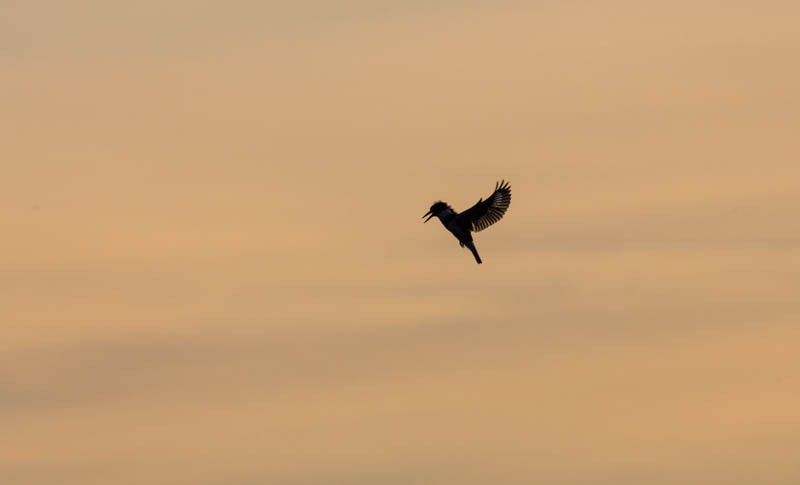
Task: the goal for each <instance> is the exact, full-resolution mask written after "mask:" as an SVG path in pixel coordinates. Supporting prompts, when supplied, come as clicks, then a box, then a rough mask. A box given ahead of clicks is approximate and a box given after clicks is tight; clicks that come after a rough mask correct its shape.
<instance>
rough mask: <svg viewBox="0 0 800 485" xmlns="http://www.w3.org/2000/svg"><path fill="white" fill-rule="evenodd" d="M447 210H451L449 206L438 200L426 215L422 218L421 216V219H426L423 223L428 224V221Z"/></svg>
mask: <svg viewBox="0 0 800 485" xmlns="http://www.w3.org/2000/svg"><path fill="white" fill-rule="evenodd" d="M447 210H452V209H450V206H449V205H447V204H445V203H444V202H442V201H441V200H440V201H439V202H437V203H435V204H433V205H432V206H431V209H430V210H429V211H428V212H427V213H425V215H424V216H422V218H423V219H425V217H427V219H425V220H424V221H423V222H428V221H429V220H431V218H432V217H434V216H438V215H439V214H441V213H442V212H444V211H447Z"/></svg>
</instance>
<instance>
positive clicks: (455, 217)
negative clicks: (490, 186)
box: [422, 180, 511, 264]
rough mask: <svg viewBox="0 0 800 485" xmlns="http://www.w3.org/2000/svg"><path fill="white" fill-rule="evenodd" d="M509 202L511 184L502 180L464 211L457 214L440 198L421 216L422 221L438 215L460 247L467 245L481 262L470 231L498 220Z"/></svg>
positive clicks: (479, 261)
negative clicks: (484, 198)
mask: <svg viewBox="0 0 800 485" xmlns="http://www.w3.org/2000/svg"><path fill="white" fill-rule="evenodd" d="M509 204H511V186H510V185H508V182H506V181H505V180H503V181H502V182H499V183H497V184H495V186H494V192H493V193H492V195H490V196H489V198H488V199H486V200H483V199H481V200H479V201H478V203H477V204H475V205H473V206H472V207H470V208H469V209H467V210H465V211H464V212H461V213H458V214H457V213H456V212H455V211H454V210H453V208H452V207H450V206H449V205H447V203H445V202H442V201H441V200H440V201H439V202H437V203H435V204H433V205H432V206H431V210H429V211H428V212H427V213H426V214H425V215H424V216H422V218H423V219H425V217H427V219H425V221H424V222H428V221H429V220H431V218H432V217H434V216H436V217H438V218H439V220H440V221H442V224H443V225H444V227H446V228H447V230H448V231H450V232H452V233H453V235H454V236H455V237H456V239H458V243H459V244H460V245H461V247H462V248H463V247H464V246H466V247H468V248H469V250H470V251H472V255H473V256H475V261H477V262H478V264H481V257H480V256H478V250H477V249H475V245H474V244H473V243H472V232H478V231H482V230H484V229H486V228H487V227H489V226H491V225H492V224H494V223H495V222H497V221H499V220H500V219H501V218H502V217H503V214H505V213H506V210H507V209H508V205H509Z"/></svg>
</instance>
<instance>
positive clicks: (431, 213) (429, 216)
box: [422, 211, 433, 222]
mask: <svg viewBox="0 0 800 485" xmlns="http://www.w3.org/2000/svg"><path fill="white" fill-rule="evenodd" d="M428 214H430V215H428ZM425 216H428V218H427V219H425ZM425 216H422V218H423V219H425V220H424V221H422V222H428V221H429V220H431V217H433V212H431V211H428V212H426V213H425Z"/></svg>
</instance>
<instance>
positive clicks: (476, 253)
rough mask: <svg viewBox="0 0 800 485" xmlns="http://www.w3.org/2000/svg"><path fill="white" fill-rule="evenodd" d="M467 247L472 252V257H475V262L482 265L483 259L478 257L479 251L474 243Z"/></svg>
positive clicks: (468, 244) (469, 243)
mask: <svg viewBox="0 0 800 485" xmlns="http://www.w3.org/2000/svg"><path fill="white" fill-rule="evenodd" d="M465 245H466V246H467V247H468V248H469V250H470V251H472V255H473V256H475V261H477V262H478V264H481V263H482V262H483V261H481V257H480V256H478V250H477V249H475V245H474V244H473V243H472V241H470V242H468V243H466V244H465Z"/></svg>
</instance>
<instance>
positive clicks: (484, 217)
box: [457, 180, 511, 232]
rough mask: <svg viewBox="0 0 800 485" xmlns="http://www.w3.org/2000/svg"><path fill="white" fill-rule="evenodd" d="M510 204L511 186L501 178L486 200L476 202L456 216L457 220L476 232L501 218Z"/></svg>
mask: <svg viewBox="0 0 800 485" xmlns="http://www.w3.org/2000/svg"><path fill="white" fill-rule="evenodd" d="M509 204H511V186H510V185H509V184H508V182H506V181H505V180H503V181H502V182H499V183H497V184H496V185H495V186H494V192H493V193H492V195H490V196H489V197H488V198H487V199H486V200H483V199H481V200H479V201H478V203H477V204H475V205H473V206H472V207H470V208H469V209H467V210H465V211H464V212H462V213H460V214H459V215H458V216H457V219H458V221H459V222H461V223H462V224H463V225H465V226H467V227H469V228H470V229H471V230H472V231H474V232H478V231H482V230H484V229H486V228H487V227H489V226H491V225H492V224H494V223H495V222H497V221H499V220H500V219H502V217H503V214H505V213H506V210H507V209H508V206H509Z"/></svg>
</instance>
